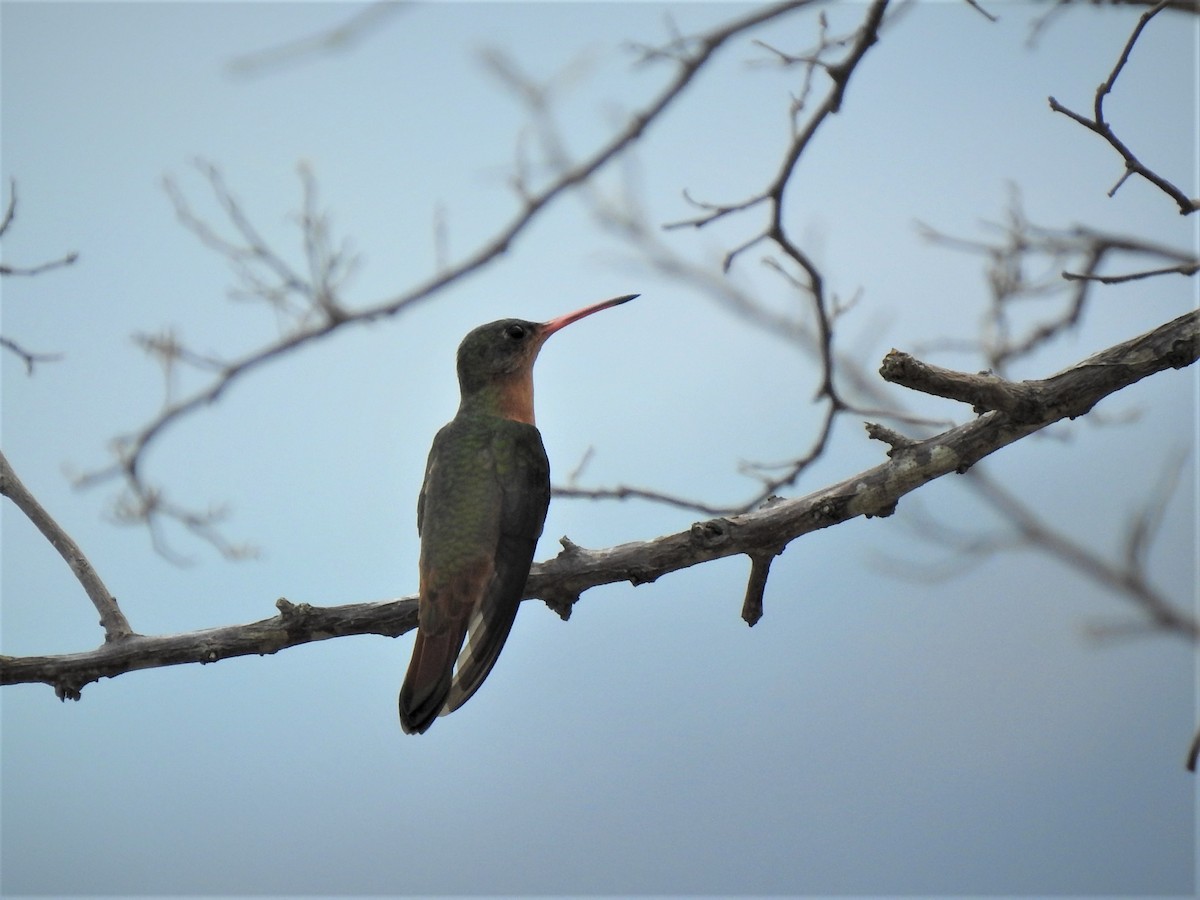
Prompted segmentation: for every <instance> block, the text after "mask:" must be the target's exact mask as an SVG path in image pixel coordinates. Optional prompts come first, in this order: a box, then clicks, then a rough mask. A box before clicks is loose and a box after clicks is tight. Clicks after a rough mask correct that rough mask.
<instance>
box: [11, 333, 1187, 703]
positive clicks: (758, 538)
mask: <svg viewBox="0 0 1200 900" xmlns="http://www.w3.org/2000/svg"><path fill="white" fill-rule="evenodd" d="M1181 348H1184V349H1186V350H1187V351H1188V353H1187V354H1183V355H1181ZM1197 353H1200V311H1198V312H1191V313H1188V314H1187V315H1184V316H1181V317H1180V318H1178V319H1176V320H1174V321H1172V322H1169V323H1167V324H1165V325H1163V326H1161V327H1159V328H1157V329H1155V330H1154V331H1152V332H1149V333H1148V334H1145V335H1142V336H1140V337H1137V338H1134V339H1133V340H1130V341H1127V342H1125V343H1123V344H1119V345H1117V346H1114V347H1111V348H1109V349H1108V350H1105V351H1104V352H1102V353H1099V354H1096V355H1095V356H1092V357H1089V358H1088V359H1086V360H1084V361H1083V362H1081V363H1079V364H1077V365H1076V366H1073V367H1072V368H1071V369H1067V370H1065V371H1064V372H1062V373H1060V374H1059V375H1058V376H1054V377H1053V378H1049V379H1046V383H1047V385H1048V390H1051V391H1057V392H1060V393H1062V394H1068V393H1069V394H1071V395H1072V396H1070V397H1068V396H1057V397H1051V398H1048V400H1047V402H1046V403H1045V404H1044V405H1043V407H1042V409H1043V410H1044V413H1045V416H1046V418H1044V419H1041V420H1037V421H1029V422H1014V421H1013V420H1012V419H1011V418H1009V417H1008V416H1007V415H1005V414H1004V413H999V412H991V413H987V414H985V415H983V416H980V417H978V418H976V419H974V420H972V421H970V422H967V423H966V424H964V425H959V426H957V427H955V428H951V429H950V430H948V431H946V432H944V433H942V434H940V435H937V436H935V437H932V438H929V439H927V440H922V441H915V442H913V443H912V445H911V446H907V447H903V448H900V447H894V448H893V449H892V451H891V453H890V457H889V459H888V460H887V461H886V462H884V463H882V464H880V465H878V466H875V467H874V468H871V469H868V470H866V471H864V472H860V473H858V474H856V475H854V476H852V477H850V478H847V479H846V480H844V481H841V482H839V483H837V484H835V485H832V486H830V487H826V488H823V489H821V490H819V491H816V492H814V493H811V494H808V495H807V496H804V497H799V498H795V499H789V500H779V501H778V502H771V503H769V504H766V505H765V506H764V508H762V509H759V510H756V511H754V512H748V513H744V514H742V515H738V516H731V517H719V518H713V519H709V520H707V521H703V522H697V523H695V524H694V525H692V526H691V528H689V529H687V530H686V531H682V532H678V533H675V534H670V535H665V536H663V537H659V538H655V539H653V540H650V541H634V542H631V543H626V544H621V545H618V546H616V547H611V548H608V549H604V550H587V549H584V548H582V547H580V546H578V545H576V544H574V543H572V542H570V541H568V540H565V539H564V541H563V550H562V552H561V553H559V555H558V556H556V557H555V558H554V559H551V560H549V561H547V562H544V563H540V564H538V565H535V566H534V567H533V569H532V571H531V572H530V575H529V580H528V582H527V584H526V587H525V597H526V598H527V599H528V598H538V599H541V600H543V601H545V602H546V603H547V605H549V606H550V607H551V608H552V609H554V610H555V611H557V612H558V613H559V614H560V615H562V616H563V617H564V618H566V617H569V615H570V612H571V608H572V607H573V605H574V603H575V602H577V601H578V599H579V597H580V595H581V594H582V593H583V592H584V591H586V590H587V589H589V588H592V587H595V586H597V585H602V584H613V583H617V582H622V581H626V582H629V583H631V584H634V585H638V584H645V583H647V582H652V581H654V580H656V579H657V578H659V577H661V576H662V575H665V574H667V573H669V572H674V571H678V570H679V569H683V568H688V567H690V566H694V565H697V564H700V563H704V562H708V561H710V560H714V559H721V558H724V557H727V556H735V555H749V556H751V557H752V558H753V557H754V556H755V555H757V556H762V555H764V554H774V553H777V552H780V551H781V550H782V549H783V548H785V547H786V546H787V545H788V544H789V543H790V542H791V541H793V540H795V539H796V538H798V537H801V536H802V535H805V534H808V533H810V532H813V531H817V530H820V529H823V528H828V527H831V526H834V525H838V524H840V523H842V522H845V521H848V520H850V519H853V518H857V517H859V516H866V517H873V516H887V515H890V514H891V513H892V512H893V511H894V510H895V508H896V504H897V502H898V501H899V500H900V498H901V497H903V496H905V495H907V494H909V493H910V492H912V491H914V490H917V489H918V488H920V487H922V486H923V485H925V484H928V483H929V482H931V481H933V480H935V479H937V478H941V477H942V476H945V475H949V474H951V473H955V472H959V473H961V472H966V471H968V470H969V469H970V468H971V467H972V466H974V465H975V464H976V463H977V462H979V460H981V459H983V458H985V457H986V456H989V455H990V454H992V453H994V452H996V451H997V450H999V449H1001V448H1002V447H1006V446H1008V445H1009V444H1011V443H1014V442H1016V441H1019V440H1021V439H1022V438H1025V437H1028V436H1029V435H1031V434H1033V433H1035V432H1037V431H1040V430H1041V429H1043V428H1045V427H1046V426H1048V425H1050V424H1052V423H1053V422H1054V421H1058V420H1059V419H1061V418H1062V417H1064V416H1067V415H1071V414H1072V411H1073V410H1087V409H1090V408H1091V407H1092V406H1093V405H1095V404H1096V403H1097V402H1099V400H1101V399H1102V398H1103V397H1105V396H1108V395H1109V394H1111V393H1114V392H1116V391H1119V390H1121V389H1122V388H1124V387H1127V386H1128V385H1129V384H1132V383H1134V382H1136V381H1139V380H1140V379H1142V378H1144V377H1147V376H1149V375H1151V374H1153V373H1155V372H1159V371H1162V370H1164V369H1167V368H1172V367H1177V366H1179V365H1185V364H1188V363H1187V362H1185V356H1190V359H1191V360H1194V359H1195V358H1196V355H1197ZM279 607H280V615H279V616H278V617H276V618H273V619H268V620H264V621H261V622H255V623H251V624H249V625H238V626H229V627H226V628H217V629H209V630H207V631H200V632H193V633H191V634H183V635H166V636H160V637H139V638H136V639H134V640H131V641H127V642H122V643H121V644H120V645H117V646H116V647H111V646H105V647H101V648H99V649H97V650H94V651H91V652H89V653H77V654H70V655H66V656H39V657H27V658H14V657H0V684H16V683H30V682H43V683H46V684H50V685H54V686H55V689H56V691H58V693H59V694H60V696H69V697H76V698H77V697H78V696H79V691H80V690H81V689H82V688H83V687H84V686H86V685H87V684H88V683H90V682H92V681H96V680H98V679H100V678H104V677H114V676H116V675H119V674H121V673H123V672H128V671H132V670H135V669H142V668H150V667H154V666H163V665H176V664H179V663H187V662H215V661H217V660H220V659H226V658H229V657H232V656H246V655H251V654H267V653H274V652H276V651H278V650H280V649H283V648H285V647H290V646H295V645H297V644H301V643H307V642H309V641H314V640H324V639H326V638H330V637H340V636H344V635H350V634H387V635H397V634H402V633H404V632H406V631H409V630H411V629H412V628H415V627H416V603H415V601H414V600H413V599H411V598H405V599H402V600H392V601H385V602H381V603H359V604H353V605H350V606H337V607H325V608H318V607H309V606H307V605H301V606H294V605H292V604H290V603H287V601H280V604H279Z"/></svg>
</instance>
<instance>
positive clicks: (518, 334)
mask: <svg viewBox="0 0 1200 900" xmlns="http://www.w3.org/2000/svg"><path fill="white" fill-rule="evenodd" d="M504 333H505V334H506V335H508V337H510V338H512V339H513V340H514V341H519V340H520V339H521V338H523V337H525V326H524V325H517V324H513V325H509V326H508V327H507V328H505V329H504Z"/></svg>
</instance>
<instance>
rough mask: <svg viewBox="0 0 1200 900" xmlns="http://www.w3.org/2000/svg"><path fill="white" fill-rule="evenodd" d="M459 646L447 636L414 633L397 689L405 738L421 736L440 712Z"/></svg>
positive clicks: (447, 692) (448, 687) (444, 633)
mask: <svg viewBox="0 0 1200 900" xmlns="http://www.w3.org/2000/svg"><path fill="white" fill-rule="evenodd" d="M460 643H462V639H461V638H460V639H459V640H458V641H455V640H454V639H453V637H452V636H451V635H450V634H448V633H446V632H443V633H442V634H440V635H438V636H437V637H434V638H427V637H426V636H425V635H424V634H422V633H421V632H420V631H419V630H418V631H417V640H416V642H415V643H414V644H413V655H412V661H411V662H410V663H409V664H408V674H407V675H405V676H404V684H403V685H402V686H401V688H400V727H401V728H403V729H404V731H405V733H406V734H423V733H424V732H425V731H426V729H428V728H429V726H430V725H432V724H433V720H434V719H436V718H437V717H438V713H440V712H441V711H442V707H443V706H444V705H445V703H446V696H447V695H448V694H449V693H450V681H451V678H452V676H453V673H454V658H455V656H457V655H458V645H459V644H460Z"/></svg>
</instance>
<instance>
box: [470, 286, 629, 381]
mask: <svg viewBox="0 0 1200 900" xmlns="http://www.w3.org/2000/svg"><path fill="white" fill-rule="evenodd" d="M636 296H638V295H637V294H626V295H625V296H622V297H614V298H613V299H612V300H605V301H604V302H603V303H596V304H594V305H592V306H585V307H584V308H583V309H580V310H576V311H575V312H573V313H568V314H567V315H565V316H559V317H558V318H557V319H551V320H550V321H549V322H529V321H527V320H525V319H499V320H497V321H495V322H489V323H488V324H486V325H480V326H479V327H478V328H475V329H473V330H472V331H471V332H470V333H469V334H468V335H467V336H466V337H465V338H463V341H462V343H461V344H459V345H458V384H459V388H460V390H461V391H462V396H463V401H464V402H466V401H467V399H468V398H469V397H474V396H476V395H480V394H488V393H491V392H492V391H493V390H494V389H500V388H504V387H509V388H510V389H511V388H516V389H518V390H525V389H526V385H528V388H527V390H528V392H529V403H530V404H532V391H533V387H532V373H533V364H534V362H535V361H536V360H537V355H538V351H539V350H541V349H542V344H544V343H545V342H546V339H547V338H548V337H550V335H552V334H554V333H555V332H556V331H558V330H559V329H562V328H565V327H566V326H568V325H570V324H571V323H572V322H576V321H578V320H579V319H582V318H583V317H584V316H590V315H591V314H592V313H596V312H600V311H601V310H603V309H609V308H610V307H613V306H618V305H620V304H622V303H626V302H628V301H630V300H632V299H633V298H634V297H636Z"/></svg>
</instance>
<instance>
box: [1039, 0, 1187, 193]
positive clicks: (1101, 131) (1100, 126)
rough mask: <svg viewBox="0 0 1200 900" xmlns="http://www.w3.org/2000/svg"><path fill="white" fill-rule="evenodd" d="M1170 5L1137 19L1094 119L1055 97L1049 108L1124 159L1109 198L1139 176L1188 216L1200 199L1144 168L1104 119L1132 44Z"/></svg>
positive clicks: (1099, 94)
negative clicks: (1134, 175) (1106, 103)
mask: <svg viewBox="0 0 1200 900" xmlns="http://www.w3.org/2000/svg"><path fill="white" fill-rule="evenodd" d="M1167 6H1168V0H1160V2H1158V3H1156V4H1155V5H1154V6H1153V7H1151V8H1150V9H1148V10H1146V11H1145V12H1144V13H1142V15H1141V16H1140V17H1139V18H1138V23H1137V25H1136V26H1135V27H1134V29H1133V33H1132V34H1131V35H1130V36H1129V40H1128V41H1127V42H1126V43H1125V47H1124V49H1123V50H1122V51H1121V55H1120V56H1119V57H1118V58H1117V62H1116V64H1115V65H1114V66H1113V68H1112V71H1111V72H1109V74H1108V78H1106V79H1105V80H1104V81H1103V82H1102V83H1101V84H1100V86H1099V87H1097V88H1096V99H1095V101H1094V103H1093V109H1092V118H1090V119H1089V118H1088V117H1087V116H1084V115H1081V114H1080V113H1077V112H1074V111H1073V110H1071V109H1068V108H1067V107H1065V106H1063V105H1062V104H1061V103H1059V102H1058V101H1057V100H1056V99H1054V97H1050V98H1049V100H1050V109H1052V110H1053V111H1054V112H1057V113H1062V114H1063V115H1065V116H1067V117H1068V118H1070V119H1073V120H1074V121H1076V122H1078V123H1079V124H1080V125H1082V126H1083V127H1084V128H1087V129H1088V130H1089V131H1094V132H1095V133H1096V134H1098V135H1100V136H1101V137H1102V138H1104V140H1106V141H1108V143H1109V145H1110V146H1111V147H1112V148H1113V149H1114V150H1116V151H1117V152H1118V153H1119V154H1121V157H1122V159H1124V160H1125V173H1124V175H1122V176H1121V179H1120V181H1118V182H1117V183H1116V185H1115V186H1114V187H1113V188H1112V189H1111V190H1110V191H1109V192H1108V195H1109V196H1110V197H1111V196H1113V194H1115V193H1116V192H1117V189H1118V188H1120V187H1121V185H1122V184H1124V183H1125V181H1126V179H1128V178H1129V176H1130V175H1132V174H1134V173H1136V174H1138V175H1141V176H1142V177H1143V178H1145V179H1146V180H1147V181H1149V182H1150V183H1151V184H1153V185H1154V186H1155V187H1157V188H1158V189H1159V190H1160V191H1162V192H1163V193H1164V194H1166V195H1167V196H1168V197H1170V198H1171V199H1172V200H1174V201H1175V203H1176V205H1177V206H1178V207H1179V212H1180V214H1181V215H1185V216H1186V215H1189V214H1190V213H1194V212H1196V211H1197V210H1200V198H1197V199H1192V198H1189V197H1188V196H1187V194H1185V193H1184V192H1183V191H1182V190H1180V189H1179V188H1178V187H1176V186H1175V185H1174V184H1172V183H1171V182H1170V181H1168V180H1167V179H1165V178H1163V177H1162V176H1161V175H1159V174H1158V173H1157V172H1155V171H1153V170H1152V169H1150V168H1148V167H1147V166H1145V165H1144V164H1143V163H1142V162H1141V160H1139V159H1138V158H1137V156H1136V155H1135V154H1134V152H1133V151H1132V150H1130V149H1129V147H1128V146H1126V145H1125V143H1124V142H1123V141H1121V139H1120V138H1118V137H1117V135H1116V133H1115V132H1114V131H1113V129H1112V126H1111V125H1109V123H1108V122H1107V121H1105V118H1104V98H1105V97H1107V96H1108V94H1110V93H1111V92H1112V89H1113V86H1114V85H1115V84H1116V82H1117V77H1118V76H1119V75H1120V74H1121V70H1122V69H1123V68H1124V67H1125V63H1127V62H1128V61H1129V54H1130V53H1131V52H1132V50H1133V45H1134V44H1136V43H1137V40H1138V38H1139V37H1140V36H1141V34H1142V30H1143V29H1144V28H1145V27H1146V25H1147V23H1149V21H1150V20H1151V19H1153V18H1154V17H1155V16H1156V15H1158V14H1159V13H1160V12H1162V11H1163V10H1164V9H1166V8H1167Z"/></svg>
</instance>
